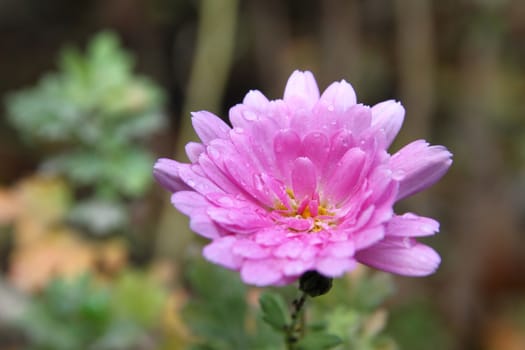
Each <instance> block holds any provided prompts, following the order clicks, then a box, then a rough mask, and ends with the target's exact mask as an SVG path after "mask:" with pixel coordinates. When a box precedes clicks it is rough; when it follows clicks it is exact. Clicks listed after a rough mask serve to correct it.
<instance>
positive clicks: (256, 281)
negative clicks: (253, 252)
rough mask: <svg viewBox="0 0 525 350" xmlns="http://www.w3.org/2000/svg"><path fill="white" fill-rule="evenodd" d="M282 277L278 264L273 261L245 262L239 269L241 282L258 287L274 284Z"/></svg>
mask: <svg viewBox="0 0 525 350" xmlns="http://www.w3.org/2000/svg"><path fill="white" fill-rule="evenodd" d="M282 277H283V276H282V273H281V271H280V269H279V264H277V263H276V262H274V261H273V260H262V261H259V260H246V261H245V262H244V263H243V264H242V267H241V278H242V280H243V281H244V282H245V283H248V284H253V285H255V286H259V287H263V286H268V285H272V284H276V283H277V282H279V280H280V279H281V278H282Z"/></svg>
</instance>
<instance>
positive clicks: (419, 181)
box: [389, 140, 452, 200]
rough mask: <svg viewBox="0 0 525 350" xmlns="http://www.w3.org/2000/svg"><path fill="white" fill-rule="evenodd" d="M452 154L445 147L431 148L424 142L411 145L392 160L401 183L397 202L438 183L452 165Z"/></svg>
mask: <svg viewBox="0 0 525 350" xmlns="http://www.w3.org/2000/svg"><path fill="white" fill-rule="evenodd" d="M451 157H452V154H451V153H450V152H449V151H448V150H447V149H446V148H445V147H443V146H429V144H428V143H427V142H426V141H424V140H418V141H414V142H412V143H409V144H408V145H406V146H405V147H403V148H402V149H401V150H399V151H398V152H397V153H396V154H394V155H393V156H392V158H391V159H390V163H389V164H390V167H391V169H392V171H393V172H394V176H395V177H396V179H397V180H399V181H400V184H399V192H398V194H397V200H400V199H403V198H405V197H408V196H410V195H412V194H414V193H417V192H419V191H422V190H424V189H425V188H427V187H430V186H431V185H433V184H434V183H435V182H436V181H438V180H439V179H440V178H441V177H442V176H443V175H444V174H445V173H446V172H447V170H448V168H449V167H450V165H451V164H452V159H451Z"/></svg>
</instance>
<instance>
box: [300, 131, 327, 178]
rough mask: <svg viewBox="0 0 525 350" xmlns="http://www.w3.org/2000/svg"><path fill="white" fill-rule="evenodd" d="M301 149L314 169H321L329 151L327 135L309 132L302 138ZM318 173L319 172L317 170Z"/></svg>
mask: <svg viewBox="0 0 525 350" xmlns="http://www.w3.org/2000/svg"><path fill="white" fill-rule="evenodd" d="M302 149H303V152H304V155H305V156H306V157H308V158H310V160H311V161H312V162H313V163H314V164H315V167H316V169H317V170H318V171H322V169H323V167H324V163H325V162H326V158H327V155H328V152H329V151H330V144H329V142H328V137H326V135H325V134H324V133H322V132H317V131H314V132H311V133H309V134H307V135H306V136H305V137H304V138H303V141H302ZM320 174H321V172H319V175H320Z"/></svg>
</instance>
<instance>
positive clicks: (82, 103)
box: [6, 32, 164, 198]
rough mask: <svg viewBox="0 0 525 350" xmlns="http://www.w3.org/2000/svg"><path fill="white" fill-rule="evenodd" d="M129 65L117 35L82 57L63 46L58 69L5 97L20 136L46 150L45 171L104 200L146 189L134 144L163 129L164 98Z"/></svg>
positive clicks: (145, 168)
mask: <svg viewBox="0 0 525 350" xmlns="http://www.w3.org/2000/svg"><path fill="white" fill-rule="evenodd" d="M133 65H134V64H133V59H132V57H131V55H130V54H128V53H127V52H126V51H124V50H123V49H122V47H121V46H120V43H119V40H118V38H117V36H116V35H115V34H113V33H110V32H102V33H100V34H98V35H96V36H95V37H94V38H93V40H92V41H91V42H90V43H89V45H88V48H87V50H86V52H85V53H82V52H80V51H79V50H77V49H74V48H67V49H64V50H63V52H62V55H61V60H60V65H59V67H60V71H58V72H56V73H51V74H48V75H46V76H45V77H43V78H42V79H41V81H40V82H39V83H38V84H37V85H36V86H34V87H32V88H28V89H25V90H22V91H19V92H16V93H12V94H11V95H9V96H8V97H7V100H6V102H7V112H8V116H9V120H10V121H11V123H12V124H13V125H14V126H15V128H16V129H17V130H18V131H19V132H20V133H21V136H22V137H23V138H25V139H27V140H29V141H32V142H33V143H35V144H38V145H43V146H44V147H43V148H42V151H43V152H45V151H50V152H49V154H50V155H49V156H48V158H47V159H46V160H45V161H44V169H45V170H48V171H52V172H54V173H55V174H59V175H63V176H65V177H66V178H67V179H68V180H70V181H72V182H73V185H74V186H75V187H86V186H88V187H91V188H92V189H93V190H94V192H95V195H96V196H98V197H103V198H107V197H108V196H109V197H112V198H118V197H119V196H139V195H141V194H143V193H144V192H145V191H146V190H147V187H148V185H149V183H150V182H151V165H152V162H153V160H152V156H151V155H150V154H149V153H148V152H147V151H146V150H145V149H144V146H140V144H138V143H137V141H138V140H140V139H144V138H145V137H147V136H149V135H151V134H152V133H153V132H155V131H156V130H158V129H159V128H160V127H161V126H162V125H163V120H164V119H163V115H162V112H161V105H162V103H163V93H162V91H161V89H160V88H159V87H158V86H157V85H156V84H154V83H153V82H152V81H151V80H149V79H147V78H145V77H142V76H136V75H134V74H133Z"/></svg>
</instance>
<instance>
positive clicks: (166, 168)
mask: <svg viewBox="0 0 525 350" xmlns="http://www.w3.org/2000/svg"><path fill="white" fill-rule="evenodd" d="M183 166H188V164H183V163H179V162H177V161H175V160H171V159H167V158H160V159H159V160H157V162H156V163H155V165H154V166H153V176H155V179H156V180H157V181H158V182H159V183H160V184H161V185H162V186H163V187H164V188H166V189H167V190H168V191H170V192H177V191H186V190H189V189H190V187H189V186H188V185H186V183H185V182H184V181H183V180H182V179H181V178H180V175H179V169H180V168H181V167H183Z"/></svg>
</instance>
